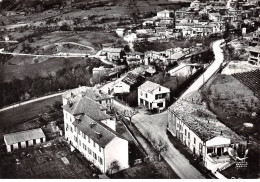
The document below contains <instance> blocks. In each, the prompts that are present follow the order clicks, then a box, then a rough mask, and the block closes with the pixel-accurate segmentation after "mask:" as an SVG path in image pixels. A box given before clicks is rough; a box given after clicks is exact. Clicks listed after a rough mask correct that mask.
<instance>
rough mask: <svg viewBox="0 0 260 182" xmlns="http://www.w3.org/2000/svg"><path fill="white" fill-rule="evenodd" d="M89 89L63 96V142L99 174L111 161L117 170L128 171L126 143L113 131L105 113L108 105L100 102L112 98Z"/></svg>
mask: <svg viewBox="0 0 260 182" xmlns="http://www.w3.org/2000/svg"><path fill="white" fill-rule="evenodd" d="M92 89H94V88H82V87H80V88H77V89H74V90H72V91H69V92H66V93H65V94H64V95H63V101H64V102H63V106H62V107H63V114H64V128H65V139H66V140H67V141H68V143H69V144H70V145H71V148H72V149H77V150H79V151H80V152H81V153H82V154H83V155H84V156H85V157H86V159H87V160H89V161H90V162H91V163H93V164H94V165H95V166H96V167H97V168H98V169H100V171H101V172H102V173H105V172H107V171H108V170H109V168H110V167H111V163H113V162H114V161H117V162H118V165H119V166H120V170H123V169H125V168H128V167H129V166H128V160H129V157H128V141H127V140H125V139H124V138H123V137H121V136H120V135H119V134H118V133H117V132H116V131H115V130H116V121H115V118H114V117H113V116H111V115H109V114H108V113H107V111H108V108H107V107H106V106H107V104H108V103H106V104H103V103H102V102H100V100H99V99H101V100H102V99H104V98H106V99H111V97H110V96H108V95H102V93H100V92H95V91H93V90H92ZM94 99H96V100H94ZM106 101H109V100H106ZM109 102H110V104H111V101H109Z"/></svg>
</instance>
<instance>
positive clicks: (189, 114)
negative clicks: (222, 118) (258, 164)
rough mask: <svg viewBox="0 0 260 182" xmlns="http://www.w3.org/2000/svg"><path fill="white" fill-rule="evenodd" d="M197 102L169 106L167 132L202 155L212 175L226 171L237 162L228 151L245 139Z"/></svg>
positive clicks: (179, 101)
mask: <svg viewBox="0 0 260 182" xmlns="http://www.w3.org/2000/svg"><path fill="white" fill-rule="evenodd" d="M195 100H196V99H194V98H191V99H187V98H185V99H181V100H178V101H177V102H175V103H174V104H173V105H172V106H171V107H169V109H168V128H167V130H168V131H169V132H170V133H171V134H172V135H173V136H174V137H176V138H177V139H179V140H180V141H181V142H182V143H183V144H184V145H186V146H187V147H188V148H189V149H190V150H191V151H192V152H193V154H194V155H196V156H198V157H199V159H200V160H202V161H203V163H204V165H205V167H206V168H208V169H209V170H211V171H212V172H215V171H217V170H219V171H221V170H224V169H225V168H226V167H227V166H229V165H231V164H233V163H234V162H235V159H236V156H235V155H233V154H230V153H229V152H228V151H231V150H234V149H233V148H232V146H234V145H237V144H238V143H239V142H242V141H243V139H242V138H241V137H240V136H238V135H237V134H236V133H235V132H233V131H232V130H231V129H229V128H228V127H226V126H225V125H224V124H222V123H221V122H219V121H218V120H217V119H216V116H215V115H214V114H213V113H211V112H210V111H208V110H207V108H206V106H205V105H202V104H198V103H195V102H196V101H195Z"/></svg>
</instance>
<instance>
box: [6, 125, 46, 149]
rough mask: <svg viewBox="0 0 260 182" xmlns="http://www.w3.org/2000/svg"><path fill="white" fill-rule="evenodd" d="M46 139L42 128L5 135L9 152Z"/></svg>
mask: <svg viewBox="0 0 260 182" xmlns="http://www.w3.org/2000/svg"><path fill="white" fill-rule="evenodd" d="M45 141H46V137H45V134H44V133H43V131H42V129H41V128H38V129H33V130H27V131H21V132H16V133H10V134H5V135H4V142H5V145H6V151H7V152H12V151H14V150H17V149H21V148H26V147H30V146H33V145H36V144H39V143H43V142H45Z"/></svg>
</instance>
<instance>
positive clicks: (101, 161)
mask: <svg viewBox="0 0 260 182" xmlns="http://www.w3.org/2000/svg"><path fill="white" fill-rule="evenodd" d="M98 162H99V163H100V165H103V160H102V158H101V157H98Z"/></svg>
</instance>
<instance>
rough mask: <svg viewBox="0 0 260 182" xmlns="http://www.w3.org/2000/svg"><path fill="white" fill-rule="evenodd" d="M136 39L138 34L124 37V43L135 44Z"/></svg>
mask: <svg viewBox="0 0 260 182" xmlns="http://www.w3.org/2000/svg"><path fill="white" fill-rule="evenodd" d="M136 39H137V35H136V33H131V34H128V35H126V36H124V41H126V42H128V43H133V42H135V41H136Z"/></svg>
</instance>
